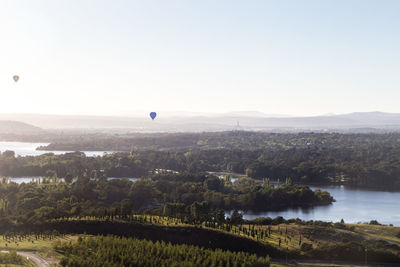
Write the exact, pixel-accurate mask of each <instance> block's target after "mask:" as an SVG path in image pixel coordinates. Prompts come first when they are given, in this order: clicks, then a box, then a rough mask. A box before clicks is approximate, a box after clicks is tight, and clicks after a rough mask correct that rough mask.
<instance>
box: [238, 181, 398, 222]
mask: <svg viewBox="0 0 400 267" xmlns="http://www.w3.org/2000/svg"><path fill="white" fill-rule="evenodd" d="M310 188H311V189H313V190H315V189H322V190H326V191H328V192H329V193H330V194H331V195H332V196H333V197H334V198H335V199H336V202H334V203H333V204H332V205H328V206H318V207H313V208H297V209H287V210H283V211H271V212H260V213H255V212H250V211H248V212H245V213H244V215H243V218H245V219H255V218H257V217H271V218H274V217H276V216H282V217H284V218H285V219H289V218H300V219H302V220H320V221H328V222H329V221H332V222H339V221H340V220H341V219H342V218H343V220H344V221H345V222H346V223H357V222H369V221H371V220H377V221H378V222H379V223H383V224H393V225H395V226H400V212H399V210H400V209H399V204H400V192H385V191H369V190H362V189H354V188H349V187H346V186H343V185H341V186H326V187H310Z"/></svg>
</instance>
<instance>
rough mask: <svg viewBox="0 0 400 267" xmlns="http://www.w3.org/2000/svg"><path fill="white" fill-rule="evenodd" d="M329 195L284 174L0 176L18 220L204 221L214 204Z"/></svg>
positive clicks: (317, 201)
mask: <svg viewBox="0 0 400 267" xmlns="http://www.w3.org/2000/svg"><path fill="white" fill-rule="evenodd" d="M332 201H333V198H332V197H331V196H330V195H329V193H328V192H326V191H320V190H316V191H312V190H311V189H309V188H308V187H306V186H299V185H293V184H291V183H290V181H289V180H288V181H286V183H285V184H282V185H281V186H272V185H269V184H267V183H265V184H264V185H260V184H258V183H256V182H255V181H254V180H253V179H250V178H243V180H240V181H238V182H236V183H231V182H229V181H223V180H221V179H219V178H217V177H213V176H208V177H206V176H201V175H179V174H169V175H158V176H155V177H153V178H152V179H143V180H139V181H136V182H131V181H129V180H127V179H114V180H107V179H105V178H97V179H90V178H89V177H88V176H82V177H79V178H78V179H77V180H76V181H75V182H73V181H67V182H57V180H56V179H53V180H50V179H49V180H44V181H42V183H40V184H38V183H28V184H25V183H22V184H19V185H18V184H16V183H7V180H6V179H3V181H2V182H1V183H0V216H1V218H2V219H5V218H7V219H9V220H11V221H16V222H19V223H40V222H45V221H47V220H49V219H55V218H62V217H71V216H86V215H95V216H106V215H121V216H128V215H130V214H132V212H134V211H135V212H141V211H144V210H151V211H152V212H153V213H158V214H164V215H167V216H172V217H181V218H185V220H186V221H194V220H195V221H205V220H211V219H212V218H215V217H216V211H217V210H233V209H241V210H271V209H277V208H287V207H301V206H313V205H323V204H330V203H331V202H332ZM224 216H225V215H224V213H223V212H222V217H223V218H224Z"/></svg>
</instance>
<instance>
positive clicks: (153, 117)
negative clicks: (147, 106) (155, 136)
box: [150, 112, 157, 120]
mask: <svg viewBox="0 0 400 267" xmlns="http://www.w3.org/2000/svg"><path fill="white" fill-rule="evenodd" d="M156 116H157V113H155V112H150V118H151V119H152V120H154V119H155V118H156Z"/></svg>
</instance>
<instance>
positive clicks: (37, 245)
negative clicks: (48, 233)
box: [0, 235, 79, 267]
mask: <svg viewBox="0 0 400 267" xmlns="http://www.w3.org/2000/svg"><path fill="white" fill-rule="evenodd" d="M78 237H79V236H78V235H74V236H72V235H67V236H63V237H52V238H36V237H35V236H34V235H28V236H24V237H19V236H17V237H14V238H10V237H9V238H8V239H7V238H6V237H5V236H3V235H0V251H2V250H4V251H12V250H16V251H31V252H35V253H37V254H39V255H40V256H41V257H43V258H45V259H47V260H49V261H55V260H57V259H59V258H60V257H61V255H59V254H58V253H57V252H55V251H54V249H53V244H54V242H58V241H60V242H69V241H71V242H73V241H76V240H77V239H78ZM29 264H30V262H27V265H24V266H36V265H34V264H33V265H29ZM1 266H2V265H1V264H0V267H1ZM7 266H10V265H9V264H8V265H7ZM15 266H20V265H15Z"/></svg>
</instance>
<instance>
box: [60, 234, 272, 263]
mask: <svg viewBox="0 0 400 267" xmlns="http://www.w3.org/2000/svg"><path fill="white" fill-rule="evenodd" d="M56 250H58V251H59V252H61V253H63V254H64V257H63V259H62V260H61V262H60V265H61V266H70V267H74V266H76V267H78V266H79V267H81V266H143V267H147V266H185V267H186V266H215V267H217V266H249V267H250V266H254V267H255V266H260V267H261V266H269V259H268V258H264V257H257V256H256V255H254V254H252V255H250V254H248V253H244V252H230V251H222V250H220V249H217V250H209V249H203V248H199V247H195V246H188V245H172V244H170V243H168V244H166V243H164V242H155V243H153V242H152V241H147V240H138V239H132V238H118V237H96V238H90V237H89V238H83V239H82V238H80V239H79V240H78V242H76V243H74V244H68V243H63V244H58V245H56Z"/></svg>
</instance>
